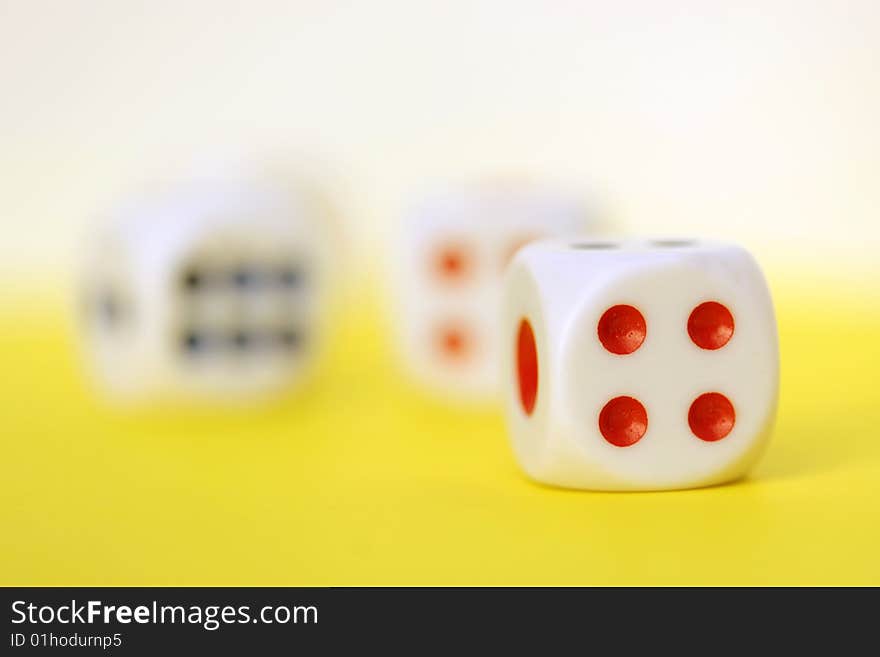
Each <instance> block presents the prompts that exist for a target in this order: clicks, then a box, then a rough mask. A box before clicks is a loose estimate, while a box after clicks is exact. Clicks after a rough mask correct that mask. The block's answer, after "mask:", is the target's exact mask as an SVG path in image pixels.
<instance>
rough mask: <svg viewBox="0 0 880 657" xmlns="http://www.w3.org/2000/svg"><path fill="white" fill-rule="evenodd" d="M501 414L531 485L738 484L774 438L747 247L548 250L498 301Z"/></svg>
mask: <svg viewBox="0 0 880 657" xmlns="http://www.w3.org/2000/svg"><path fill="white" fill-rule="evenodd" d="M502 326H503V333H502V338H501V339H502V342H503V346H504V349H503V354H502V359H503V367H504V376H505V381H504V388H505V392H504V397H505V400H504V401H505V415H506V419H507V425H508V429H509V434H510V439H511V444H512V447H513V451H514V453H515V455H516V458H517V460H518V462H519V464H520V465H521V467H522V468H523V469H524V470H525V472H526V473H527V474H528V475H529V476H530V477H531V478H533V479H535V480H537V481H540V482H543V483H547V484H552V485H556V486H562V487H569V488H585V489H592V490H663V489H676V488H691V487H699V486H708V485H712V484H719V483H722V482H727V481H731V480H734V479H737V478H739V477H741V476H743V475H744V474H745V473H746V472H747V471H748V469H749V468H750V467H751V466H752V465H753V464H754V463H755V462H756V460H757V459H758V457H759V456H760V454H761V452H762V451H763V449H764V447H765V445H766V443H767V441H768V439H769V437H770V433H771V429H772V425H773V421H774V416H775V411H776V404H777V394H778V385H779V353H778V344H777V329H776V320H775V317H774V311H773V304H772V301H771V298H770V294H769V291H768V288H767V285H766V283H765V280H764V276H763V274H762V272H761V270H760V268H759V266H758V264H757V263H756V261H755V260H754V259H753V258H752V256H751V255H750V254H749V253H748V252H747V251H746V250H745V249H743V248H741V247H739V246H736V245H731V244H723V243H713V242H702V241H696V240H655V241H640V240H632V241H625V242H615V241H606V242H599V241H589V240H586V241H575V242H562V241H555V242H550V241H544V242H541V243H538V244H533V245H530V246H528V247H526V248H525V249H523V250H522V251H521V252H520V253H519V254H518V255H517V256H516V258H515V259H514V261H513V262H512V263H511V266H510V269H509V271H508V274H507V277H506V279H505V285H504V293H503V319H502Z"/></svg>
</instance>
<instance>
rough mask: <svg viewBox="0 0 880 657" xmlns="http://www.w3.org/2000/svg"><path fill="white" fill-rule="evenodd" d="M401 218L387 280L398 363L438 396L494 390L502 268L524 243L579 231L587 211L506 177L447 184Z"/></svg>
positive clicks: (471, 396)
mask: <svg viewBox="0 0 880 657" xmlns="http://www.w3.org/2000/svg"><path fill="white" fill-rule="evenodd" d="M404 219H405V220H404V225H403V227H402V230H401V232H400V233H399V237H400V240H399V242H398V244H397V245H396V248H395V253H394V254H393V258H394V261H395V267H394V270H393V272H392V273H393V277H392V278H393V283H392V284H393V286H394V288H395V290H394V298H395V300H396V302H397V304H398V308H397V311H396V313H395V315H396V316H395V322H396V329H397V334H398V345H399V347H400V349H401V351H402V356H403V360H404V362H405V364H406V365H407V366H408V368H409V370H410V372H411V373H412V375H413V376H414V378H415V379H417V380H418V381H419V382H420V383H421V384H423V385H424V386H426V387H427V388H429V389H431V390H432V391H433V392H435V393H437V394H439V395H440V396H443V397H447V398H451V399H456V400H477V401H487V400H490V399H493V398H497V394H498V379H499V377H498V353H497V337H496V336H497V332H498V328H499V327H498V317H499V309H500V298H501V285H502V280H503V272H504V269H505V267H506V266H507V264H508V263H509V261H510V259H511V258H512V257H513V255H514V253H515V252H516V251H517V249H519V248H520V247H522V246H523V245H525V244H526V243H528V242H530V241H533V240H535V239H539V238H543V237H564V236H568V235H578V234H584V233H585V232H587V231H588V230H589V229H590V228H591V226H592V224H591V221H590V217H589V216H588V214H587V212H586V210H585V208H584V207H583V206H582V204H581V203H580V202H579V201H577V200H575V199H573V198H570V197H567V196H564V195H560V194H556V193H553V192H550V191H548V190H544V189H538V188H535V187H524V186H512V185H510V186H474V187H467V188H456V189H451V190H446V191H444V192H441V193H438V194H435V195H433V196H430V197H428V198H426V199H424V200H423V202H422V203H420V204H419V205H418V206H416V207H415V208H414V209H413V210H412V211H411V212H410V213H408V214H407V216H406V217H405V218H404Z"/></svg>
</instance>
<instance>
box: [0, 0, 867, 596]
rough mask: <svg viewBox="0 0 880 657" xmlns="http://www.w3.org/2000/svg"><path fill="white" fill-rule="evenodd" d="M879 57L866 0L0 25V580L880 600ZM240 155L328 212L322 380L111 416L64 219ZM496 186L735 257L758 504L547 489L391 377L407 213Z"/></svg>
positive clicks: (73, 12)
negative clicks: (337, 282) (748, 338)
mask: <svg viewBox="0 0 880 657" xmlns="http://www.w3.org/2000/svg"><path fill="white" fill-rule="evenodd" d="M878 44H880V3H878V2H876V1H873V0H850V1H847V2H833V1H831V0H825V1H795V0H791V1H788V0H761V1H757V0H755V1H751V0H744V1H740V2H735V3H734V2H722V1H720V0H719V1H705V0H700V1H698V0H668V1H649V0H621V1H618V2H600V1H593V0H577V1H575V0H557V1H553V2H547V1H537V0H534V1H520V0H505V1H500V0H497V1H496V0H482V1H468V2H465V1H458V0H443V1H442V2H441V1H436V2H429V1H413V2H407V1H404V0H384V1H383V0H374V1H371V2H354V1H337V0H321V1H312V0H308V1H295V0H288V1H283V2H282V1H274V0H253V1H251V2H247V3H244V2H232V1H228V0H212V1H210V2H208V1H207V0H189V1H187V2H180V1H174V2H172V1H166V0H152V1H149V2H148V1H143V2H141V1H134V0H116V1H109V0H108V1H95V0H78V1H72V2H62V1H60V0H57V1H48V0H27V1H25V0H0V227H2V237H0V280H2V281H3V282H4V285H3V286H2V287H0V361H2V363H3V368H2V371H3V375H2V377H0V414H2V418H0V419H2V426H0V436H2V439H0V446H2V450H3V456H2V458H0V525H2V526H3V527H4V528H5V529H4V531H2V532H0V564H2V565H0V583H3V584H12V583H18V584H356V583H361V584H413V583H416V584H452V583H459V584H474V583H484V584H486V583H494V584H517V583H518V584H554V583H555V584H603V583H604V584H619V583H635V584H651V583H659V584H700V583H715V584H718V583H733V584H765V583H787V584H804V583H814V584H815V583H857V584H867V583H873V584H880V565H878V561H877V559H876V554H877V551H878V550H880V504H878V500H880V441H877V440H876V427H877V426H880V418H878V417H877V413H878V410H877V409H878V408H880V400H878V393H877V391H876V384H875V381H874V379H875V378H876V377H875V373H876V371H877V369H878V368H880V340H878V339H877V338H878V335H880V258H878V256H877V253H878V250H880V223H878V220H877V219H878V208H880V127H878V126H880V122H878V117H880V66H878V62H880V45H878ZM237 159H242V160H247V161H262V160H265V161H272V162H280V163H283V164H284V166H285V167H287V168H288V169H293V170H294V171H295V172H297V175H299V176H300V177H303V178H306V179H307V180H308V181H310V182H313V183H316V184H317V185H319V186H320V187H321V188H322V189H323V190H324V191H325V193H326V194H327V196H328V198H329V200H330V201H331V202H332V204H333V205H334V206H335V209H336V210H337V212H338V214H339V217H340V218H341V222H342V227H343V231H344V235H345V237H344V241H345V242H346V245H347V246H350V247H351V248H347V250H346V251H345V255H344V256H343V257H340V258H338V260H345V263H344V264H345V265H347V267H348V272H347V274H346V275H347V278H348V280H349V282H350V283H352V284H353V286H354V287H355V288H356V290H355V292H356V294H350V296H349V297H348V299H349V300H350V305H351V306H352V308H348V310H350V311H351V312H348V314H346V315H344V317H343V319H342V320H340V324H339V326H338V327H337V329H338V335H337V336H336V337H335V338H334V339H333V340H332V343H333V348H332V349H331V355H330V357H329V363H328V364H327V365H326V367H325V368H324V369H323V370H322V371H321V373H319V375H318V376H317V379H316V380H315V382H314V383H313V384H312V385H311V386H310V387H309V388H308V389H307V390H305V391H303V393H302V394H301V395H299V396H297V397H296V398H295V399H291V400H288V402H286V403H284V404H280V405H273V406H270V407H268V408H265V409H262V410H261V411H253V412H248V413H243V414H242V413H236V412H234V411H229V410H227V409H221V410H216V409H208V410H207V411H200V412H195V413H185V414H182V415H181V414H179V413H178V414H175V413H167V414H163V413H149V412H147V413H137V414H134V415H120V414H116V413H114V412H111V411H109V410H108V409H106V408H104V407H103V406H101V405H100V404H98V403H97V401H96V399H95V396H94V395H93V394H92V392H91V391H89V390H88V389H87V388H86V387H85V386H84V385H83V381H82V376H81V372H80V370H79V368H78V365H77V363H78V361H77V358H76V349H74V345H73V342H72V340H71V339H70V338H71V335H72V331H70V330H69V329H70V328H71V326H70V324H71V312H70V303H69V301H70V299H71V298H72V297H71V296H70V293H71V292H72V284H73V283H74V282H75V276H74V271H75V269H76V266H77V264H78V261H79V259H80V258H81V256H82V252H83V244H84V240H85V239H87V237H88V235H89V229H90V227H91V226H92V225H93V223H94V222H95V221H96V220H99V219H101V218H102V217H103V215H104V213H105V212H106V211H107V210H108V208H110V207H112V206H113V205H115V204H116V202H117V201H119V200H120V199H125V198H126V197H128V196H129V195H130V194H132V193H136V192H139V191H140V190H142V189H149V188H151V187H152V186H154V185H157V184H159V183H164V182H169V181H172V182H173V181H174V180H177V179H179V178H181V177H186V176H188V175H192V174H195V175H199V174H202V173H204V172H205V171H206V170H209V169H210V168H211V167H214V166H223V164H222V163H224V162H228V161H236V160H237ZM499 176H500V177H507V178H514V179H516V178H520V177H521V178H524V179H528V178H531V179H536V180H538V181H541V182H545V183H547V184H550V185H558V186H559V187H560V188H565V189H569V190H573V191H574V192H575V193H577V194H580V195H582V196H583V197H584V199H585V200H587V201H588V202H591V203H593V204H594V205H597V206H598V207H599V208H601V210H602V211H603V213H604V215H605V217H606V218H608V219H610V220H612V221H614V222H616V224H617V226H619V228H620V229H621V230H622V231H624V232H627V233H648V234H655V235H656V234H659V235H669V234H674V235H694V236H703V237H714V238H725V239H731V240H734V241H737V242H740V243H742V244H744V245H745V246H746V247H748V248H749V249H751V250H752V251H753V252H754V253H755V254H756V255H757V257H758V259H759V261H760V262H761V264H762V266H763V267H764V268H765V270H766V272H767V274H768V278H769V281H770V284H771V288H772V291H773V293H774V299H775V302H776V304H777V310H778V312H779V326H780V340H781V349H782V397H781V406H780V414H779V422H778V426H777V431H776V436H775V438H774V440H773V443H772V445H771V448H770V450H769V452H768V454H767V456H766V458H765V459H764V461H762V463H761V465H760V466H759V468H758V470H757V471H756V473H755V475H754V477H753V478H752V479H749V480H747V481H745V482H742V483H740V484H736V485H733V486H725V487H720V488H713V489H706V490H699V491H682V492H676V493H668V494H644V495H614V494H610V495H609V494H590V493H573V492H565V491H559V490H554V489H549V488H545V487H539V486H536V485H533V484H530V483H528V482H527V481H526V480H525V479H524V477H523V476H522V475H521V474H520V473H519V471H518V469H517V468H516V466H515V464H514V462H513V459H512V456H511V454H510V451H509V449H508V447H507V438H506V432H505V430H504V427H503V423H502V421H501V418H500V414H499V413H497V412H496V411H495V410H491V411H487V412H470V413H459V412H453V411H451V410H450V409H447V408H443V407H441V406H439V405H436V404H434V403H432V402H431V401H429V400H427V399H425V398H423V397H420V396H417V395H415V394H413V393H412V392H411V391H410V390H409V388H408V387H406V386H405V385H403V384H402V383H401V382H399V381H398V379H397V377H395V376H390V375H389V373H390V372H389V367H388V365H389V363H390V362H392V354H391V350H390V349H389V345H388V342H389V337H388V336H389V331H388V330H387V326H385V323H386V322H387V319H388V318H387V315H383V314H382V313H381V312H377V311H376V304H375V303H374V302H375V300H376V296H377V293H376V291H377V290H380V289H383V288H381V287H380V286H379V285H378V275H379V274H380V273H381V272H383V271H384V269H385V264H386V260H387V253H386V251H385V249H386V245H387V244H388V242H389V238H390V237H392V236H393V235H395V234H396V231H397V222H398V220H399V219H400V216H401V213H402V212H403V211H404V209H405V207H406V206H407V205H408V204H409V203H410V202H411V201H412V200H413V199H414V198H418V197H419V196H420V195H421V194H422V193H423V192H424V191H425V190H432V189H434V188H436V187H437V185H438V184H440V183H446V182H448V181H469V180H473V179H481V178H487V177H488V178H495V177H499ZM338 264H340V265H341V264H342V263H341V262H339V263H338ZM379 294H386V295H387V292H382V293H379ZM342 305H343V306H346V304H345V303H343V304H342ZM343 311H345V308H344V309H343Z"/></svg>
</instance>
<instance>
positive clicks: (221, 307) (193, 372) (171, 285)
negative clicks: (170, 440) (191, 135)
mask: <svg viewBox="0 0 880 657" xmlns="http://www.w3.org/2000/svg"><path fill="white" fill-rule="evenodd" d="M326 247H327V244H326V236H325V234H324V232H323V226H322V216H321V209H320V207H319V206H318V205H316V204H314V203H312V201H311V197H309V196H308V195H307V194H305V193H304V192H295V191H292V190H290V189H288V188H286V187H282V186H280V185H272V184H269V183H268V182H255V181H246V180H244V179H235V180H231V181H230V180H227V181H220V180H213V181H210V182H207V181H205V182H201V183H194V184H189V185H180V186H178V187H176V188H174V189H172V190H170V191H166V192H164V193H162V194H157V195H153V196H150V197H148V198H145V199H139V200H137V201H135V202H132V203H129V204H128V205H127V206H126V207H123V208H121V209H119V210H118V211H117V212H115V213H114V214H113V215H112V217H111V220H110V222H109V224H108V225H107V226H106V227H105V228H104V229H103V230H102V231H101V232H100V233H99V234H97V235H95V236H94V239H93V241H92V243H91V244H90V248H89V249H88V250H87V251H88V254H87V257H86V263H85V276H84V281H83V290H82V294H83V296H84V305H85V309H84V310H85V312H84V319H83V322H82V331H81V333H82V342H83V346H84V350H85V352H86V355H87V360H88V362H89V364H90V366H91V369H92V371H93V373H94V375H95V378H96V379H97V381H98V383H99V384H100V385H101V386H102V388H103V389H104V390H105V391H106V392H107V393H108V394H109V395H110V396H113V397H117V398H126V399H129V400H155V399H163V398H179V399H200V400H203V401H218V400H234V399H254V398H259V397H263V396H267V395H271V394H277V393H280V392H283V391H285V390H288V389H290V388H293V387H295V386H297V385H298V384H300V383H302V382H303V381H304V380H305V379H306V377H307V373H308V372H309V370H310V366H311V364H312V363H313V362H314V360H315V355H316V353H317V351H318V345H319V343H320V338H321V335H322V333H323V328H322V322H323V321H324V320H323V316H324V309H325V307H326V296H327V293H328V290H327V288H328V286H327V285H326V283H327V271H326V252H325V249H326Z"/></svg>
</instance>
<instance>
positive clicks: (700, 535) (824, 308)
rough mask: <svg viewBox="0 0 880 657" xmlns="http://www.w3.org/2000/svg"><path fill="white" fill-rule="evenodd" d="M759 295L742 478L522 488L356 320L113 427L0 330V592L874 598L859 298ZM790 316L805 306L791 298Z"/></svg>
mask: <svg viewBox="0 0 880 657" xmlns="http://www.w3.org/2000/svg"><path fill="white" fill-rule="evenodd" d="M832 292H833V293H829V294H819V293H817V292H815V291H813V292H811V294H810V297H809V298H808V297H805V296H800V297H798V296H797V295H793V294H787V293H779V292H778V291H777V294H776V300H777V305H778V310H779V320H780V333H781V345H782V372H783V375H782V398H781V410H780V416H779V421H778V424H777V431H776V435H775V437H774V439H773V441H772V443H771V447H770V449H769V451H768V453H767V455H766V456H765V458H764V460H763V461H762V462H761V464H760V465H759V467H758V468H757V470H756V471H755V473H754V474H753V476H752V477H751V478H750V479H748V480H746V481H743V482H740V483H737V484H734V485H728V486H721V487H716V488H710V489H704V490H692V491H682V492H671V493H629V494H620V493H585V492H574V491H562V490H554V489H550V488H546V487H542V486H539V485H536V484H533V483H530V482H529V481H527V480H526V479H524V478H523V477H522V476H521V475H520V474H519V472H518V470H517V468H516V466H515V464H514V462H513V460H512V457H511V453H510V451H509V449H508V447H507V443H506V436H505V432H504V427H503V423H502V421H501V419H500V417H499V416H498V415H497V414H496V413H494V412H491V411H483V412H474V411H468V412H455V411H452V410H449V409H445V408H443V407H441V406H439V405H437V404H436V403H435V402H431V401H429V400H426V399H425V398H423V397H421V396H420V395H419V394H418V393H417V392H415V391H413V390H411V389H410V388H409V387H408V386H407V385H406V384H405V383H404V382H403V380H402V378H401V377H400V376H399V375H398V374H397V373H396V370H395V369H394V368H393V367H391V366H389V363H390V362H392V359H391V356H390V353H389V347H388V344H387V342H386V340H385V337H384V336H385V332H384V330H383V329H382V327H381V326H378V325H377V324H376V323H375V320H374V319H373V318H374V317H376V316H380V313H378V312H376V311H375V309H374V308H371V307H364V308H362V309H361V310H358V311H354V312H352V314H351V315H350V316H349V321H348V322H347V323H346V326H345V327H344V328H343V329H342V330H341V331H340V333H339V335H338V336H337V337H336V339H335V341H334V344H335V345H336V349H335V350H334V354H333V355H332V357H331V358H330V360H329V362H328V363H327V366H326V367H325V369H324V370H323V371H322V372H321V374H320V376H319V379H318V380H317V381H316V382H315V384H314V385H313V386H312V387H311V388H310V389H309V391H308V392H307V393H305V394H304V395H303V396H301V397H299V398H296V399H291V400H288V401H285V402H283V403H280V404H276V405H274V406H273V407H271V408H268V409H266V408H264V409H263V410H260V411H250V412H248V411H244V410H240V409H239V410H225V411H219V412H213V413H209V412H206V411H198V412H197V411H181V410H178V411H174V412H170V411H165V412H164V413H161V414H160V413H157V412H138V413H136V414H130V413H129V414H123V413H119V412H114V411H111V410H108V409H107V408H104V407H103V406H102V405H101V404H100V403H98V402H97V401H95V400H94V398H93V396H92V394H91V392H90V390H89V388H88V387H87V386H85V385H84V384H83V383H82V382H81V377H80V371H79V368H78V366H77V359H76V356H75V352H74V350H73V348H72V347H73V346H72V344H71V340H70V337H69V333H68V331H67V330H66V328H65V323H64V322H63V321H62V320H61V319H60V318H61V317H63V313H62V312H61V311H60V310H58V311H57V312H56V311H53V310H51V309H49V310H45V309H44V310H39V311H36V310H30V311H27V312H25V311H24V310H22V309H18V310H16V309H14V308H8V309H7V310H6V311H5V313H4V319H3V320H2V323H0V362H2V364H3V365H2V377H0V402H2V429H0V431H2V456H0V583H3V584H279V585H280V584H290V585H296V584H301V585H306V584H314V585H327V584H765V583H774V584H824V583H835V584H842V583H850V584H875V585H877V584H880V431H878V427H880V403H878V399H880V395H878V392H877V390H878V386H880V374H878V372H880V345H878V343H880V304H878V303H877V302H876V299H872V300H871V301H870V302H867V301H866V300H865V299H864V298H861V299H857V298H856V297H857V295H852V298H853V300H852V301H848V300H847V299H846V298H843V297H841V295H840V294H839V293H838V292H837V291H836V290H835V291H832ZM804 299H808V300H804Z"/></svg>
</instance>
